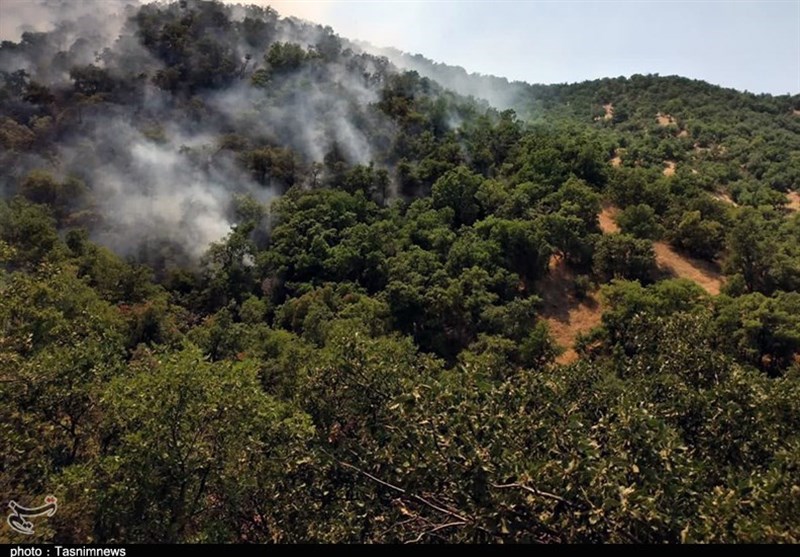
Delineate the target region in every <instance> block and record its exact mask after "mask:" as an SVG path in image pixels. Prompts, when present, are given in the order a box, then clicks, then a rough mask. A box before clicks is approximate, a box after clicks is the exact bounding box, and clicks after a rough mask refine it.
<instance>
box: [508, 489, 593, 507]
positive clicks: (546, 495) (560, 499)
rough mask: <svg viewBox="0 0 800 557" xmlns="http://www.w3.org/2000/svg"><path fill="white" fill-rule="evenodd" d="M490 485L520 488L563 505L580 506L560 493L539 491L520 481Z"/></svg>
mask: <svg viewBox="0 0 800 557" xmlns="http://www.w3.org/2000/svg"><path fill="white" fill-rule="evenodd" d="M492 487H493V488H495V489H522V490H523V491H527V492H528V493H532V494H534V495H536V496H538V497H544V498H545V499H551V500H553V501H558V502H559V503H564V504H565V505H567V506H569V507H573V508H580V505H576V504H575V503H573V502H572V501H567V500H566V499H564V498H563V497H561V496H560V495H556V494H555V493H550V492H547V491H540V490H538V489H536V488H535V487H531V486H529V485H525V484H520V483H511V484H492Z"/></svg>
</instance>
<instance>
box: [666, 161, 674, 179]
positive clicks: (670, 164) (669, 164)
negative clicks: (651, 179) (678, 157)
mask: <svg viewBox="0 0 800 557" xmlns="http://www.w3.org/2000/svg"><path fill="white" fill-rule="evenodd" d="M664 164H665V165H666V166H664V176H675V161H664Z"/></svg>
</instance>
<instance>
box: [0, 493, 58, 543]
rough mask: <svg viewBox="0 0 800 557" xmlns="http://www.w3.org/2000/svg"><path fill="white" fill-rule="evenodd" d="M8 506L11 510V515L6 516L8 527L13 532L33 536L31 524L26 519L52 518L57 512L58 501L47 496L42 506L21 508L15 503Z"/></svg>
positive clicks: (12, 502)
mask: <svg viewBox="0 0 800 557" xmlns="http://www.w3.org/2000/svg"><path fill="white" fill-rule="evenodd" d="M8 506H9V508H10V509H11V514H10V515H8V525H9V526H11V529H12V530H14V531H15V532H19V533H20V534H25V535H26V536H30V535H31V534H33V522H31V521H30V520H27V519H29V518H35V517H37V516H48V517H50V516H53V515H54V514H56V511H57V510H58V499H56V498H55V497H53V496H52V495H48V496H47V497H45V498H44V505H42V506H40V507H32V508H28V507H23V506H22V505H20V504H19V503H17V502H16V501H11V502H10V503H9V504H8Z"/></svg>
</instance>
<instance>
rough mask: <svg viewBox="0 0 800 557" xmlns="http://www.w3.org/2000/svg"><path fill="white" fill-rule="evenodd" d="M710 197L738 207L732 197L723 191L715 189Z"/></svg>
mask: <svg viewBox="0 0 800 557" xmlns="http://www.w3.org/2000/svg"><path fill="white" fill-rule="evenodd" d="M711 197H713V198H714V199H716V200H718V201H722V202H723V203H727V204H728V205H733V206H734V207H738V206H739V204H738V203H736V202H735V201H734V200H733V198H732V197H731V196H730V195H728V194H727V193H725V192H723V191H717V192H714V193H712V194H711Z"/></svg>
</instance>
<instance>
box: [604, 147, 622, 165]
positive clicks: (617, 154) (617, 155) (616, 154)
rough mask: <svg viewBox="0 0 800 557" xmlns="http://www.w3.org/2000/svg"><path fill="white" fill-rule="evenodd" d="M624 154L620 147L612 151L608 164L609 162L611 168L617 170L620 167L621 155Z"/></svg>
mask: <svg viewBox="0 0 800 557" xmlns="http://www.w3.org/2000/svg"><path fill="white" fill-rule="evenodd" d="M624 154H625V149H623V148H622V147H620V148H618V149H614V157H613V158H612V159H611V160H610V161H608V162H610V163H611V166H613V167H614V168H618V167H620V166H622V155H624Z"/></svg>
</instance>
